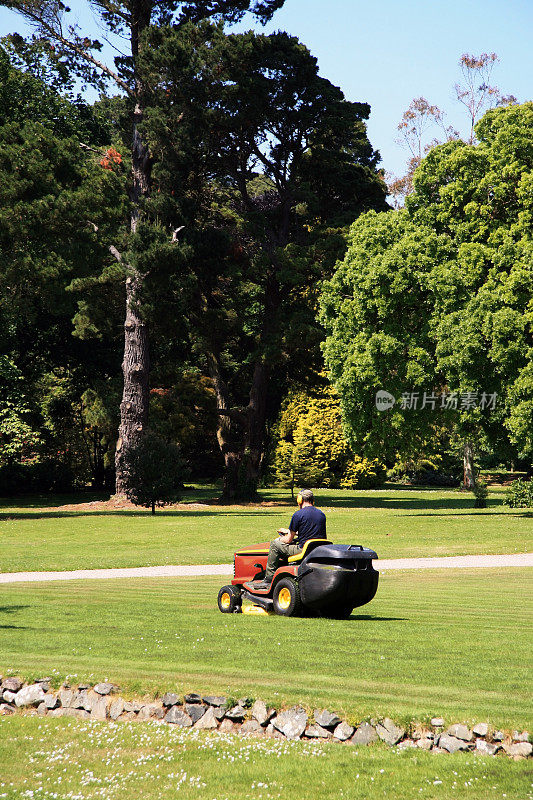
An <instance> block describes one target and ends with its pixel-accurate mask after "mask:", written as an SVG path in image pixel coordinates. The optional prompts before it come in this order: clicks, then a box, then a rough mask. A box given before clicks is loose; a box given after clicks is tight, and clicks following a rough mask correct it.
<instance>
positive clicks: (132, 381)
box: [115, 278, 150, 495]
mask: <svg viewBox="0 0 533 800" xmlns="http://www.w3.org/2000/svg"><path fill="white" fill-rule="evenodd" d="M135 288H136V281H135V279H134V278H128V279H127V280H126V322H125V323H124V360H123V362H122V373H123V375H124V391H123V394H122V402H121V404H120V427H119V432H118V441H117V450H116V455H115V467H116V484H115V491H116V493H117V494H118V495H122V494H124V492H125V490H126V487H127V482H128V474H127V467H126V463H125V454H126V453H127V451H128V450H129V449H131V448H132V447H134V446H135V445H136V444H137V442H138V441H139V439H140V438H141V436H142V435H143V433H144V431H145V430H146V427H147V425H148V403H149V382H148V381H149V370H150V357H149V352H148V331H147V328H146V325H145V323H144V322H143V320H142V319H141V318H140V316H139V312H138V310H137V308H136V304H135Z"/></svg>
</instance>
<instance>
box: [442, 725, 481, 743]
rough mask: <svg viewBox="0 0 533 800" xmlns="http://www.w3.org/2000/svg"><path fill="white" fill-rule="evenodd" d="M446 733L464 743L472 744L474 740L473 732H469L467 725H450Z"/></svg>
mask: <svg viewBox="0 0 533 800" xmlns="http://www.w3.org/2000/svg"><path fill="white" fill-rule="evenodd" d="M446 733H447V734H448V736H455V738H456V739H462V740H463V742H471V741H472V739H473V738H474V737H473V734H472V731H470V730H468V728H467V726H466V725H450V727H449V728H448V730H447V731H446Z"/></svg>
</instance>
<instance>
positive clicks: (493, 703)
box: [0, 569, 533, 729]
mask: <svg viewBox="0 0 533 800" xmlns="http://www.w3.org/2000/svg"><path fill="white" fill-rule="evenodd" d="M532 578H533V575H532V571H531V570H528V569H504V570H488V569H487V570H461V571H460V572H458V573H454V572H453V571H451V570H440V571H437V570H436V571H433V570H428V571H421V572H415V571H412V572H411V571H409V572H401V573H392V572H391V573H386V574H385V575H383V576H382V578H381V580H380V587H379V589H378V593H377V596H376V598H375V599H374V600H373V601H372V603H370V604H369V605H367V606H365V607H363V608H362V609H360V613H357V610H356V611H355V612H354V614H353V615H352V617H351V618H350V619H349V620H347V621H336V620H324V619H286V618H282V617H275V616H272V617H249V616H244V615H223V614H220V612H219V611H218V610H217V608H216V595H217V591H218V588H219V587H220V579H218V580H217V579H201V580H200V579H179V580H174V579H157V580H155V579H154V580H131V581H126V580H121V581H84V582H83V581H72V582H68V583H55V584H54V583H50V584H40V585H35V584H12V585H5V586H3V587H2V606H1V608H0V672H3V674H4V675H5V674H6V671H7V670H8V669H9V668H11V669H12V670H13V671H14V672H15V673H18V674H21V675H23V676H25V677H33V678H39V677H43V674H46V675H52V674H53V675H55V676H56V678H57V680H59V679H64V678H65V677H66V676H67V675H68V676H70V677H71V680H72V681H81V680H89V681H91V680H92V681H94V680H104V679H105V680H107V679H109V680H111V681H113V682H116V683H117V684H119V685H120V686H121V687H122V688H123V689H126V690H130V691H132V692H138V693H143V692H152V693H156V692H161V691H164V690H169V689H174V690H175V689H178V690H179V691H180V692H185V691H190V690H196V691H200V692H204V693H210V694H211V693H216V694H226V695H229V696H233V697H235V696H237V697H241V696H243V695H244V694H246V695H249V696H251V697H256V698H257V697H261V698H263V699H264V700H265V701H267V702H269V703H271V704H272V705H275V706H276V707H278V708H279V707H281V706H282V705H286V704H292V703H295V702H300V701H301V702H303V703H304V704H305V705H307V706H308V707H309V708H310V709H313V708H316V707H323V706H327V707H330V708H332V709H333V710H335V711H337V712H338V713H340V714H341V716H343V717H345V718H348V719H349V720H350V721H352V722H359V721H360V720H361V719H363V718H365V717H369V716H374V715H383V716H385V715H387V716H390V717H392V718H394V719H397V720H398V721H409V720H411V719H420V720H424V719H427V718H429V717H431V716H433V715H438V716H441V715H442V716H443V717H444V718H445V719H446V720H447V721H448V722H459V721H465V722H473V721H487V722H489V723H491V724H493V725H495V726H497V727H507V728H511V727H517V726H518V727H526V728H528V726H530V725H531V721H532V720H531V716H530V711H529V694H530V692H529V688H530V685H531V670H530V665H531V661H530V653H531V649H530V648H531V610H532V602H531V597H532V593H531V584H532ZM529 729H531V728H529Z"/></svg>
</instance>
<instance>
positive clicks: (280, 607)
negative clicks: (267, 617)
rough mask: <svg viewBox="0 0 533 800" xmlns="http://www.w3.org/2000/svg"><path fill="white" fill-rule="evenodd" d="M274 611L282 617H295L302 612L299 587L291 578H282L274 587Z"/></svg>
mask: <svg viewBox="0 0 533 800" xmlns="http://www.w3.org/2000/svg"><path fill="white" fill-rule="evenodd" d="M273 601H274V611H275V612H276V614H281V616H282V617H297V616H299V615H301V614H302V612H303V603H302V600H301V598H300V587H299V586H298V584H297V583H296V581H293V580H292V578H282V579H281V580H280V581H278V582H277V583H276V586H275V587H274V596H273Z"/></svg>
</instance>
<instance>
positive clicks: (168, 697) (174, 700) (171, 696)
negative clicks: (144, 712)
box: [161, 692, 181, 706]
mask: <svg viewBox="0 0 533 800" xmlns="http://www.w3.org/2000/svg"><path fill="white" fill-rule="evenodd" d="M161 702H162V703H163V705H164V706H181V700H180V698H179V696H178V695H177V694H175V693H174V692H167V693H166V694H164V695H163V697H162V698H161Z"/></svg>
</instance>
